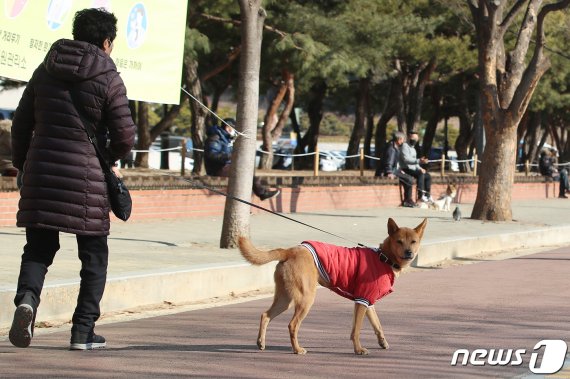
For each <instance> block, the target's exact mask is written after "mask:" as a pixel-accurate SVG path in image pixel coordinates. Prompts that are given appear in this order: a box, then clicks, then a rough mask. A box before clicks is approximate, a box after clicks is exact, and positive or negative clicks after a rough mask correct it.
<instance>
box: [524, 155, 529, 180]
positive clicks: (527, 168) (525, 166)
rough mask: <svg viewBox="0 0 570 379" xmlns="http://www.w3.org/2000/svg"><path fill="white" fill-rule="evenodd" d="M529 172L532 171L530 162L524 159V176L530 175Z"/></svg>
mask: <svg viewBox="0 0 570 379" xmlns="http://www.w3.org/2000/svg"><path fill="white" fill-rule="evenodd" d="M529 172H530V162H529V161H528V159H527V160H526V161H524V176H528V174H529Z"/></svg>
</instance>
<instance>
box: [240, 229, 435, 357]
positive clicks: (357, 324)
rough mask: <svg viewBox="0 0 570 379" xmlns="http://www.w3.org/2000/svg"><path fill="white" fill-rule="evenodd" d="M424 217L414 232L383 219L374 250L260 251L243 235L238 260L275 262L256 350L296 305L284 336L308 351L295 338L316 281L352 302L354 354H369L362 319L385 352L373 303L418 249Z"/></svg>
mask: <svg viewBox="0 0 570 379" xmlns="http://www.w3.org/2000/svg"><path fill="white" fill-rule="evenodd" d="M426 225H427V219H424V221H423V222H422V223H421V224H419V225H418V226H417V227H416V228H414V229H411V228H400V227H398V225H397V224H396V222H394V220H392V219H391V218H390V219H388V237H387V238H386V239H385V240H384V242H383V243H382V245H381V246H380V248H379V249H374V248H362V247H356V248H343V247H339V246H335V245H329V244H324V243H321V242H316V241H307V242H303V243H302V244H301V245H299V246H295V247H291V248H289V249H275V250H270V251H261V250H258V249H257V248H255V247H254V246H253V245H252V243H251V242H250V241H249V239H247V238H246V237H241V238H240V239H239V248H240V251H241V254H242V255H243V257H244V258H245V259H246V260H247V261H248V262H250V263H252V264H255V265H263V264H266V263H269V262H271V261H279V263H278V264H277V267H276V268H275V274H274V278H275V295H274V299H273V304H272V305H271V307H270V308H269V309H268V310H267V311H266V312H265V313H263V314H262V315H261V323H260V325H259V334H258V338H257V346H258V347H259V349H260V350H264V349H265V334H266V331H267V325H268V324H269V322H270V321H271V320H272V319H274V318H275V317H277V316H278V315H280V314H281V313H283V312H284V311H286V310H287V309H289V308H290V307H291V305H292V304H294V306H295V312H294V314H293V318H292V319H291V322H290V323H289V335H290V337H291V345H292V347H293V352H294V353H295V354H305V353H306V352H307V351H306V350H305V349H304V348H302V347H301V346H300V345H299V342H298V339H297V334H298V332H299V327H300V326H301V322H302V321H303V319H304V318H305V317H306V316H307V314H308V313H309V310H310V309H311V306H312V305H313V302H314V300H315V296H316V291H317V283H319V284H320V285H322V286H323V287H327V288H329V289H330V290H332V291H334V292H336V293H338V294H339V295H341V296H344V297H346V298H349V299H351V300H354V302H355V306H354V317H353V323H352V333H351V337H350V338H351V340H352V342H353V344H354V352H355V354H360V355H364V354H368V350H366V349H365V348H364V347H362V345H361V344H360V329H361V328H362V323H363V320H364V316H365V315H366V316H367V318H368V320H369V321H370V324H371V325H372V328H373V329H374V332H375V333H376V336H377V338H378V344H379V345H380V347H382V348H383V349H387V348H388V342H387V341H386V338H385V337H384V331H383V330H382V325H381V324H380V319H379V318H378V315H377V314H376V310H375V309H374V303H375V302H376V301H377V300H379V299H380V298H382V297H383V296H386V295H388V294H389V293H390V292H392V285H393V283H394V279H395V277H397V276H398V274H399V273H400V271H401V270H402V268H404V267H406V266H409V265H410V263H411V262H412V261H413V260H414V259H415V257H416V256H417V254H418V250H419V248H420V241H421V239H422V237H423V234H424V229H425V227H426Z"/></svg>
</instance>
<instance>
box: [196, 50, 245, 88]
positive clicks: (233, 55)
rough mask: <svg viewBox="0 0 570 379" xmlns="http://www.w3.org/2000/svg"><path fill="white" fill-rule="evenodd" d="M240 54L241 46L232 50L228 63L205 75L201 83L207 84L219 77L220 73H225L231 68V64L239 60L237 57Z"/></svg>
mask: <svg viewBox="0 0 570 379" xmlns="http://www.w3.org/2000/svg"><path fill="white" fill-rule="evenodd" d="M240 53H241V46H237V47H236V48H234V49H232V51H230V53H229V54H228V56H227V59H226V61H225V62H224V63H222V64H221V65H219V66H217V67H215V68H214V69H213V70H210V71H209V72H208V73H206V74H204V75H203V76H202V77H201V78H200V81H202V83H203V82H206V81H208V80H210V79H211V78H213V77H214V76H216V75H218V74H219V73H220V72H222V71H225V70H226V69H227V68H228V67H230V66H231V64H232V63H233V62H234V61H235V60H236V59H237V57H239V55H240Z"/></svg>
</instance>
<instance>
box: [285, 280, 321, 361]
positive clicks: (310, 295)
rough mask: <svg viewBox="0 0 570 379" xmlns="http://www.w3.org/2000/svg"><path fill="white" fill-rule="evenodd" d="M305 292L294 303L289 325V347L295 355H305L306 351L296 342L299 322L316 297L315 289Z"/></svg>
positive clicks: (308, 289)
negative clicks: (293, 311) (293, 312)
mask: <svg viewBox="0 0 570 379" xmlns="http://www.w3.org/2000/svg"><path fill="white" fill-rule="evenodd" d="M306 290H307V291H304V293H303V296H302V297H300V298H299V299H298V300H296V302H295V314H294V315H293V318H292V319H291V322H290V323H289V336H290V337H291V346H292V347H293V352H294V353H295V354H306V353H307V350H305V349H304V348H302V347H301V346H300V345H299V340H298V338H297V337H298V333H299V328H300V327H301V322H303V320H304V319H305V317H306V316H307V314H308V313H309V310H311V307H312V306H313V303H314V301H315V296H316V291H317V289H316V287H315V288H307V289H306Z"/></svg>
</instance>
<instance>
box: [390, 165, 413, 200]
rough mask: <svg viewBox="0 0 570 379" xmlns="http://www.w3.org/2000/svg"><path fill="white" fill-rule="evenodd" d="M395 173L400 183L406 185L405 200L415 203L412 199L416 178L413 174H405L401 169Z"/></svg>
mask: <svg viewBox="0 0 570 379" xmlns="http://www.w3.org/2000/svg"><path fill="white" fill-rule="evenodd" d="M394 175H396V176H397V177H398V179H399V180H400V183H402V186H403V187H404V201H407V202H411V203H414V200H413V199H412V187H413V186H414V178H413V177H412V176H411V175H408V174H405V173H404V172H402V171H400V170H396V171H395V172H394Z"/></svg>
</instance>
